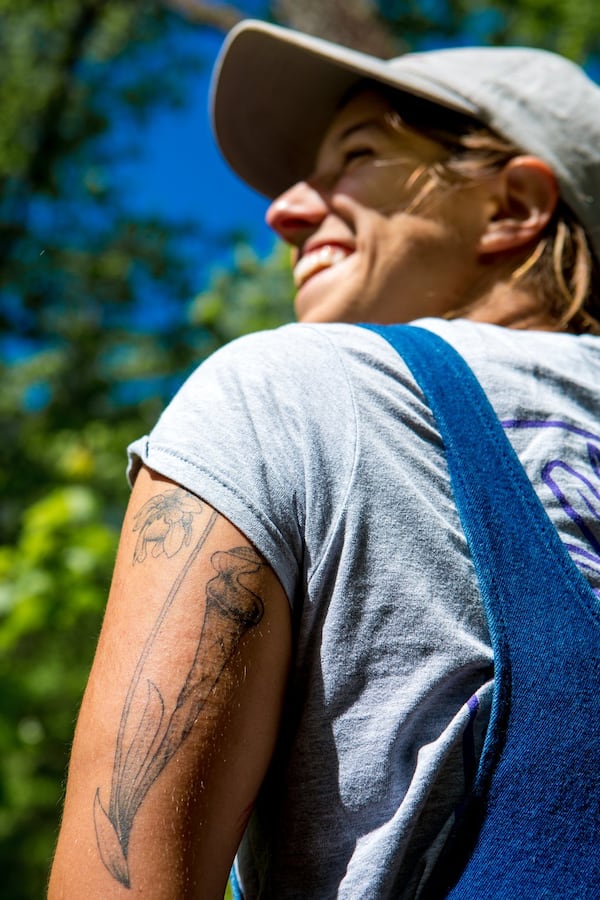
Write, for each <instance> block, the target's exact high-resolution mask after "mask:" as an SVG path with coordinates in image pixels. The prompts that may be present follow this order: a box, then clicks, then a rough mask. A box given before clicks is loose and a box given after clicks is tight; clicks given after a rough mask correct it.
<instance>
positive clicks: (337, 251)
mask: <svg viewBox="0 0 600 900" xmlns="http://www.w3.org/2000/svg"><path fill="white" fill-rule="evenodd" d="M351 253H352V251H351V250H349V249H347V248H345V247H340V246H339V244H337V245H336V244H322V245H321V246H320V247H316V248H315V249H314V250H309V251H308V252H307V253H305V254H304V255H303V256H302V257H301V258H300V259H299V260H298V262H297V263H296V265H295V266H294V284H295V286H296V287H297V288H300V287H302V285H303V284H305V282H307V281H308V279H309V278H312V276H313V275H316V274H317V272H321V271H322V270H323V269H331V268H332V267H333V266H336V265H337V264H338V263H340V262H343V261H344V260H345V259H347V258H348V257H349V256H350V254H351Z"/></svg>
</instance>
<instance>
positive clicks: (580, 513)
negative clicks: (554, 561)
mask: <svg viewBox="0 0 600 900" xmlns="http://www.w3.org/2000/svg"><path fill="white" fill-rule="evenodd" d="M502 425H503V427H504V428H505V429H506V430H510V429H513V428H535V429H537V428H557V429H560V430H562V431H567V432H569V434H570V435H572V438H573V439H574V440H576V441H582V442H583V443H584V444H585V451H584V453H583V454H582V453H579V454H578V455H579V457H580V459H582V462H581V463H580V464H579V465H578V466H577V467H575V466H573V465H571V464H570V463H568V462H566V461H565V460H563V459H552V460H549V461H548V462H547V463H545V464H544V465H543V466H542V468H541V471H540V479H541V481H542V483H543V484H544V485H545V486H546V487H547V488H549V489H550V491H551V492H552V493H553V495H554V496H555V497H556V499H557V500H558V502H559V503H560V505H561V507H562V509H563V511H564V512H565V513H566V514H567V516H568V517H569V518H570V519H571V521H572V522H573V523H574V525H575V530H576V532H578V534H579V535H580V537H581V542H577V543H574V542H572V541H564V544H565V547H566V548H567V550H568V551H569V553H570V554H571V558H572V559H573V561H574V562H575V563H576V564H577V565H578V567H579V568H580V569H581V570H582V571H583V573H584V574H585V572H586V571H587V572H593V573H595V574H596V575H597V576H598V577H600V435H598V434H594V433H593V432H590V431H586V430H584V429H583V428H577V427H576V426H574V425H570V424H568V423H567V422H561V421H560V420H547V421H537V420H523V419H508V420H505V421H503V422H502ZM584 459H585V461H584ZM595 593H596V594H600V590H598V589H596V590H595Z"/></svg>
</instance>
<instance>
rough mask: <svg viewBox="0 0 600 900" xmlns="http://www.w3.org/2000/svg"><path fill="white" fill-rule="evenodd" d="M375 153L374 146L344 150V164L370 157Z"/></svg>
mask: <svg viewBox="0 0 600 900" xmlns="http://www.w3.org/2000/svg"><path fill="white" fill-rule="evenodd" d="M374 155H375V151H374V150H373V148H372V147H352V148H351V149H349V150H346V151H345V152H344V165H345V166H347V165H349V163H352V162H354V160H357V159H368V158H369V157H371V156H374Z"/></svg>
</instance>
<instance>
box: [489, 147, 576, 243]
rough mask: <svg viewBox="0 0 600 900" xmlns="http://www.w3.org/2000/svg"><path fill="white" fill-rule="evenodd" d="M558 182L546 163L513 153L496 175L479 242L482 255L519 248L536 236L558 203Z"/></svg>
mask: <svg viewBox="0 0 600 900" xmlns="http://www.w3.org/2000/svg"><path fill="white" fill-rule="evenodd" d="M558 196H559V194H558V184H557V182H556V177H555V175H554V172H553V171H552V169H551V168H550V166H549V165H547V163H545V162H543V161H542V160H541V159H538V158H537V157H536V156H515V157H514V158H513V159H511V160H509V162H508V163H507V164H506V165H505V166H504V168H503V169H502V171H501V172H499V174H498V178H497V180H496V181H495V184H494V204H493V205H491V206H490V209H491V210H492V211H491V213H490V217H489V221H488V224H487V227H486V228H485V230H484V232H483V234H482V235H481V238H480V241H479V251H480V253H481V254H486V255H487V254H490V253H505V252H506V251H508V250H518V249H519V248H520V247H523V246H525V245H526V244H530V243H531V242H532V241H534V240H535V239H536V238H539V237H540V235H541V233H542V231H543V230H544V228H545V227H546V225H547V224H548V222H549V221H550V219H551V218H552V215H553V214H554V210H555V209H556V204H557V203H558Z"/></svg>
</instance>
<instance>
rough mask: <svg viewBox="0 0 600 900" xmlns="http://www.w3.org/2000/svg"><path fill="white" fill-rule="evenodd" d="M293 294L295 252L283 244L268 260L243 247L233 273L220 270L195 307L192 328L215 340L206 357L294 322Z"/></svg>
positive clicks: (206, 349)
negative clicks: (245, 336)
mask: <svg viewBox="0 0 600 900" xmlns="http://www.w3.org/2000/svg"><path fill="white" fill-rule="evenodd" d="M293 295H294V287H293V282H292V275H291V268H290V256H289V250H288V249H287V248H286V247H285V246H284V245H283V244H278V245H276V246H275V248H274V250H273V252H272V253H271V255H270V256H269V257H267V258H266V259H259V257H258V256H257V255H256V254H255V253H254V252H253V250H252V249H251V248H250V247H247V246H240V247H238V249H237V252H236V253H235V256H234V261H233V266H232V268H231V269H222V270H217V271H215V272H214V273H213V277H212V280H211V283H210V285H209V287H208V289H207V290H205V291H202V293H200V294H199V295H198V296H197V297H196V298H195V300H194V301H193V303H192V305H191V307H190V321H191V324H192V326H194V327H195V328H198V326H199V327H200V332H199V333H200V334H204V335H207V336H209V337H208V340H205V341H204V342H203V343H202V344H201V345H200V347H199V349H200V351H201V354H202V356H205V355H206V354H207V353H209V352H212V351H213V350H215V349H216V348H217V347H218V346H221V345H222V344H225V343H227V342H228V341H231V340H233V339H234V338H236V337H239V336H240V335H242V334H248V333H250V332H251V331H259V330H260V329H264V328H276V327H277V326H278V325H283V324H285V323H286V322H291V321H292V319H293Z"/></svg>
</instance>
